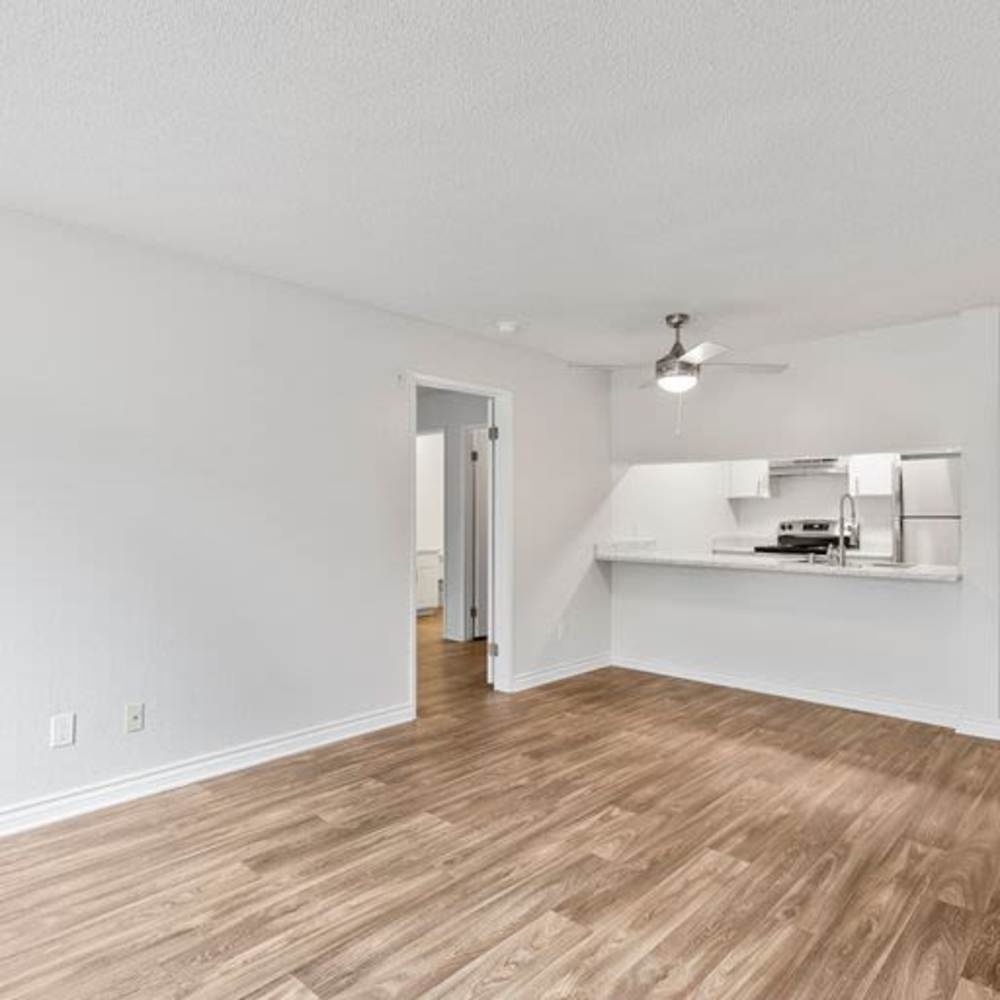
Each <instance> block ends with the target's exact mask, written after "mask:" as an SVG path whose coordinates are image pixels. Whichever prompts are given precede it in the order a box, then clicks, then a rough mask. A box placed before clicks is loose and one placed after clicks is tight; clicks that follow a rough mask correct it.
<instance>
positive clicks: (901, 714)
mask: <svg viewBox="0 0 1000 1000" xmlns="http://www.w3.org/2000/svg"><path fill="white" fill-rule="evenodd" d="M612 662H613V663H614V665H615V666H619V667H626V668H628V669H629V670H641V671H643V672H644V673H648V674H659V675H660V676H662V677H677V678H680V679H681V680H688V681H699V682H700V683H703V684H716V685H718V686H720V687H729V688H739V689H740V690H743V691H754V692H756V693H757V694H773V695H778V696H779V697H782V698H794V699H796V700H797V701H811V702H815V703H817V704H819V705H831V706H833V707H834V708H849V709H852V710H853V711H856V712H872V713H874V714H875V715H889V716H892V717H893V718H896V719H909V720H911V721H913V722H925V723H927V724H928V725H931V726H944V727H946V728H948V729H954V728H956V726H957V724H958V721H959V719H958V713H956V712H951V711H948V710H947V709H941V708H937V707H936V706H934V705H920V704H911V703H908V702H901V701H894V700H892V699H889V698H878V697H871V696H867V695H856V694H849V693H847V692H845V691H830V690H823V689H816V688H805V687H797V686H795V685H789V684H778V683H774V682H772V681H766V680H758V679H756V678H751V677H744V676H742V675H733V674H726V673H722V672H717V671H714V670H701V669H692V668H690V667H678V666H677V665H676V664H670V663H666V662H665V661H661V660H652V659H646V658H640V657H629V656H618V657H615V658H613V660H612ZM998 733H1000V726H998ZM996 738H1000V736H998V737H996Z"/></svg>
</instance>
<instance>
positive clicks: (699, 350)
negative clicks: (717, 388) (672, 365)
mask: <svg viewBox="0 0 1000 1000" xmlns="http://www.w3.org/2000/svg"><path fill="white" fill-rule="evenodd" d="M728 350H729V348H728V347H723V346H722V345H721V344H713V343H712V342H711V341H708V340H706V341H705V342H704V343H702V344H699V345H698V346H697V347H692V348H691V350H690V351H688V352H687V353H686V354H683V355H681V359H680V360H681V361H683V362H684V363H685V364H689V365H703V364H704V363H705V362H706V361H708V360H709V359H710V358H715V357H718V356H719V355H720V354H725V353H726V351H728Z"/></svg>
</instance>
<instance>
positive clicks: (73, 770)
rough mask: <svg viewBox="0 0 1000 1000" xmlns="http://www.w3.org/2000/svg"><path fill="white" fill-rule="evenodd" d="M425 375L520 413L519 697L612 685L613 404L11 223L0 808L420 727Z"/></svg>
mask: <svg viewBox="0 0 1000 1000" xmlns="http://www.w3.org/2000/svg"><path fill="white" fill-rule="evenodd" d="M406 370H414V371H420V372H424V373H428V374H435V375H439V376H441V377H445V378H453V379H457V380H465V381H472V382H487V383H489V384H492V385H498V386H502V387H506V388H509V389H510V390H511V391H512V393H513V407H514V428H515V431H514V452H513V454H514V462H515V468H514V481H515V510H514V532H515V567H514V587H515V609H514V610H515V635H514V651H513V660H514V670H515V674H516V675H517V677H518V679H519V681H520V683H530V681H531V676H532V674H533V672H537V671H545V670H553V669H570V668H571V667H572V665H573V664H576V663H578V662H579V661H581V660H589V661H593V659H594V658H598V659H601V658H604V657H605V656H606V652H607V649H608V643H609V579H608V577H607V575H606V574H605V573H604V572H603V571H602V570H601V569H600V568H599V567H598V566H596V565H595V564H594V562H593V558H592V546H593V545H594V543H595V542H597V541H599V540H601V539H602V538H604V537H606V536H607V533H608V523H607V520H608V515H607V502H606V501H607V494H608V490H609V485H610V484H609V421H608V393H607V381H606V378H605V377H603V376H601V375H600V374H582V373H571V372H569V371H567V369H566V368H565V366H564V365H561V364H558V363H557V362H555V361H552V360H549V359H547V358H545V357H544V356H541V355H537V354H530V353H527V352H522V351H519V350H517V349H515V348H512V347H507V346H503V345H499V344H493V343H490V342H488V341H486V340H483V339H477V338H473V337H466V336H462V335H458V334H454V333H451V332H449V331H446V330H443V329H441V328H437V327H434V326H432V325H427V324H421V323H417V322H410V321H406V320H403V319H401V318H399V317H396V316H392V315H388V314H384V313H379V312H376V311H373V310H368V309H365V308H361V307H353V306H348V305H344V304H340V303H338V302H336V301H334V300H332V299H330V298H329V297H327V296H324V295H321V294H315V293H312V292H309V291H306V290H302V289H297V288H295V287H292V286H289V285H283V284H280V283H277V282H272V281H268V280H263V279H258V278H254V277H251V276H248V275H244V274H239V273H236V272H232V271H227V270H225V269H222V268H217V267H214V266H209V265H207V264H202V263H199V262H197V261H194V260H190V259H185V258H181V257H177V256H172V255H169V254H166V253H160V252H156V251H152V250H142V249H138V248H135V247H133V246H131V245H129V244H127V243H124V242H117V241H113V240H110V239H107V240H106V239H102V238H100V237H97V236H93V235H89V234H87V233H86V232H84V231H80V230H71V229H64V228H60V227H56V226H51V225H47V224H43V223H40V222H36V221H32V220H30V219H27V218H24V217H19V216H14V215H10V216H5V217H0V484H2V492H0V636H2V644H3V645H2V658H3V659H2V681H0V683H2V688H3V690H2V693H0V806H10V805H11V804H13V803H18V802H21V801H23V800H28V799H34V798H35V797H39V796H49V795H54V794H62V793H65V792H67V791H68V790H71V789H75V788H78V787H80V786H83V785H87V784H88V783H92V782H101V781H106V780H110V779H115V778H119V777H121V776H123V775H126V774H129V773H133V772H147V771H148V770H149V769H152V768H157V767H164V766H168V765H172V764H174V763H176V762H178V761H183V760H185V759H188V758H191V757H194V756H195V755H202V754H211V753H216V752H220V751H226V750H227V749H228V748H232V747H234V746H238V745H242V744H246V743H249V742H251V741H257V740H270V739H272V738H274V737H277V736H279V735H281V734H287V733H299V732H301V731H303V730H306V729H308V728H309V727H315V726H322V725H324V724H326V723H329V722H337V721H340V720H344V719H351V718H354V717H357V716H361V717H362V722H363V721H364V720H374V721H375V722H378V721H387V720H390V719H392V718H396V717H398V713H400V712H403V713H405V712H406V711H408V710H409V709H410V707H411V706H409V705H408V697H409V659H408V654H409V644H410V637H411V634H412V633H411V628H412V621H411V616H410V607H409V596H410V579H409V574H410V555H411V553H410V548H411V544H412V539H411V521H410V482H409V476H410V469H411V467H412V447H413V444H412V438H411V437H410V434H411V430H412V428H411V427H410V426H409V422H410V410H409V406H410V396H409V389H408V386H407V385H406V384H405V381H404V380H402V379H401V378H400V373H401V372H404V371H406ZM560 622H564V623H566V625H567V627H566V628H565V630H563V631H561V630H560V629H559V623H560ZM542 676H545V675H542ZM132 700H144V701H145V702H146V704H147V706H148V714H147V720H148V723H147V729H146V731H145V732H143V733H141V734H138V735H132V736H128V737H126V736H125V735H124V734H123V709H124V705H125V702H126V701H132ZM66 710H75V711H76V712H78V713H79V739H78V743H77V745H76V746H75V747H72V748H68V749H62V750H50V749H49V748H48V746H47V724H48V718H49V716H50V715H51V714H52V713H53V712H58V711H66ZM380 713H381V714H380ZM394 713H395V714H394ZM357 724H359V725H360V724H362V723H357ZM286 746H287V744H286ZM244 759H245V758H244ZM8 818H9V817H8ZM0 820H2V817H0Z"/></svg>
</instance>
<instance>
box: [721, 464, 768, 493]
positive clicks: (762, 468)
mask: <svg viewBox="0 0 1000 1000" xmlns="http://www.w3.org/2000/svg"><path fill="white" fill-rule="evenodd" d="M770 495H771V464H770V462H768V461H767V459H766V458H749V459H744V460H742V461H739V462H730V463H729V492H728V493H727V496H728V497H730V498H736V497H769V496H770Z"/></svg>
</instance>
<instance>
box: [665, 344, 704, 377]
mask: <svg viewBox="0 0 1000 1000" xmlns="http://www.w3.org/2000/svg"><path fill="white" fill-rule="evenodd" d="M674 350H676V348H674ZM674 350H671V352H670V353H669V354H665V355H664V356H663V357H662V358H660V360H659V361H657V362H656V377H657V378H662V377H663V376H664V375H694V376H695V377H697V375H698V365H693V364H691V362H690V361H681V359H680V356H679V354H675V353H674ZM683 353H684V348H681V350H680V354H683Z"/></svg>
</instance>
